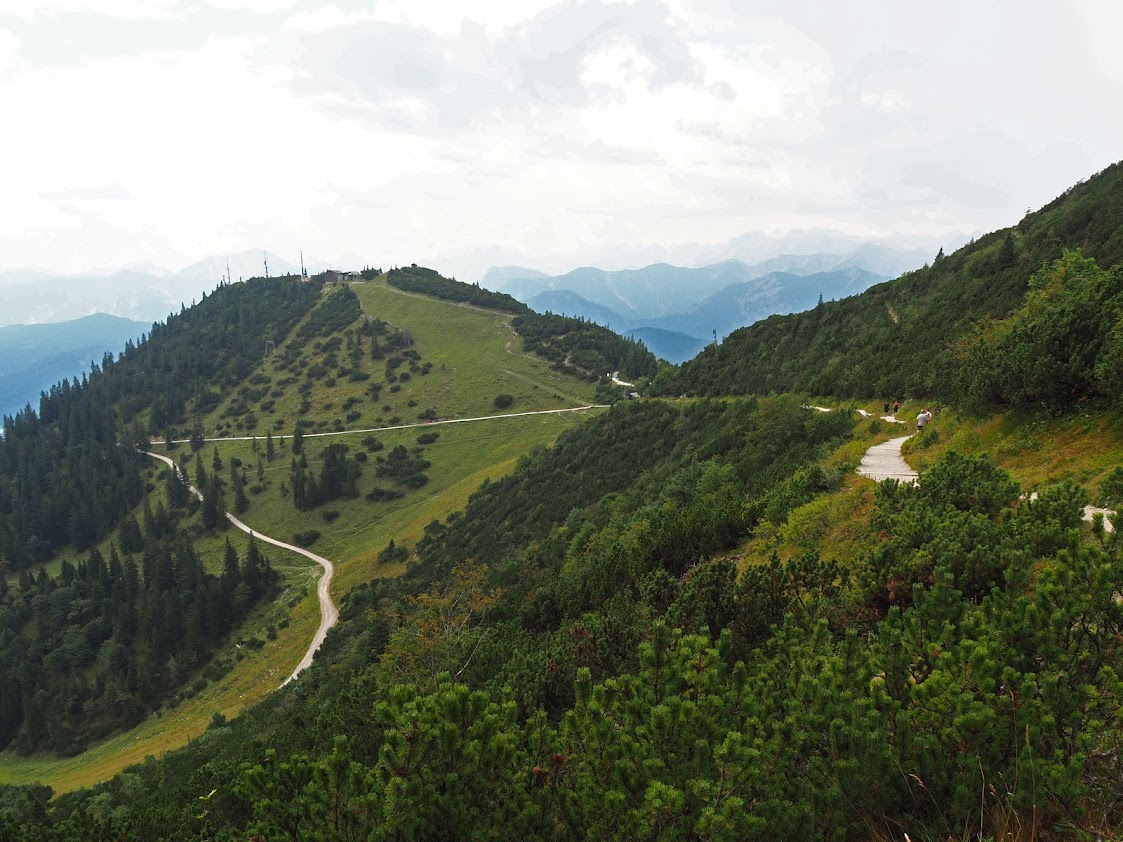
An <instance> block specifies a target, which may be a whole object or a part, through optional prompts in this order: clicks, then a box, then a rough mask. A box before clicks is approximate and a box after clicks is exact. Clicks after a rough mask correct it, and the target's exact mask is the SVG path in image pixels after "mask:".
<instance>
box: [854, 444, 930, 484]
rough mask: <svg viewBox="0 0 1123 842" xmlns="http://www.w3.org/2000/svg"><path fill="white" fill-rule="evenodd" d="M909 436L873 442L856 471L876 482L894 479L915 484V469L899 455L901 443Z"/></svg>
mask: <svg viewBox="0 0 1123 842" xmlns="http://www.w3.org/2000/svg"><path fill="white" fill-rule="evenodd" d="M909 438H910V437H909V436H898V437H897V438H895V439H889V441H883V442H882V443H881V444H875V445H874V446H873V447H871V448H870V449H869V450H867V451H866V455H865V456H863V457H862V462H861V464H859V465H858V473H859V474H861V475H862V476H864V477H869V478H870V479H872V480H875V481H876V482H881V481H882V480H886V479H895V480H900V481H901V482H903V483H908V484H910V485H916V483H917V479H918V477H917V473H916V471H914V470H913V469H912V468H910V467H909V463H908V462H906V461H905V460H904V457H903V456H901V445H902V444H904V443H905V442H906V441H908V440H909Z"/></svg>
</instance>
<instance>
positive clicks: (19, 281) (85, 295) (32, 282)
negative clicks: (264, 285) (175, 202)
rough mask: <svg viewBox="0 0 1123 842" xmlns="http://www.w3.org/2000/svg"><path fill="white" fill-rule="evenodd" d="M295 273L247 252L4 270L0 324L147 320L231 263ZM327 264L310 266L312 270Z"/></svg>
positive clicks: (235, 272)
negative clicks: (185, 262) (178, 262)
mask: <svg viewBox="0 0 1123 842" xmlns="http://www.w3.org/2000/svg"><path fill="white" fill-rule="evenodd" d="M265 259H267V260H268V262H269V274H270V275H286V274H294V273H298V272H299V271H300V267H299V266H297V265H293V264H292V263H290V262H289V261H287V260H285V259H284V258H282V257H278V256H277V255H275V254H272V253H265V254H263V253H262V252H261V251H259V250H252V251H245V252H241V253H239V254H233V255H230V256H229V257H228V258H227V257H210V258H207V259H205V260H201V261H199V262H198V263H193V264H192V265H190V266H188V267H186V268H185V269H181V270H180V271H178V272H167V271H166V270H163V269H161V268H160V267H157V266H151V265H144V266H143V267H139V266H138V267H134V268H125V269H119V270H116V271H112V272H95V273H89V274H85V275H53V274H50V273H48V272H43V271H41V270H36V269H29V270H8V271H4V272H0V294H2V295H3V296H4V308H3V311H0V325H4V324H9V325H11V324H41V323H48V322H64V321H70V320H73V319H77V318H80V317H82V316H88V315H90V314H92V313H109V314H112V315H115V316H120V317H122V318H125V319H135V320H140V321H144V322H152V321H162V320H163V319H165V318H167V315H168V313H171V312H173V311H178V310H179V308H180V306H181V305H187V304H191V302H193V301H198V300H199V298H201V297H202V295H203V293H204V292H210V291H211V290H213V289H214V288H215V287H216V286H218V284H219V282H220V281H221V280H222V278H223V277H224V276H225V275H226V267H227V264H228V263H229V266H230V275H231V277H232V278H234V279H239V278H242V277H247V278H248V277H251V276H255V275H262V274H264V271H265V270H264V260H265ZM321 268H326V266H325V265H321V264H316V265H314V266H309V267H308V269H309V271H310V272H313V271H319V270H320V269H321Z"/></svg>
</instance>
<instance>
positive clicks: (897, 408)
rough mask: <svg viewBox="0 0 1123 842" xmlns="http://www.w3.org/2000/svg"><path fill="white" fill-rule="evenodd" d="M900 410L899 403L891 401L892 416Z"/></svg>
mask: <svg viewBox="0 0 1123 842" xmlns="http://www.w3.org/2000/svg"><path fill="white" fill-rule="evenodd" d="M900 408H901V402H900V401H893V414H894V415H896V414H897V410H899V409H900Z"/></svg>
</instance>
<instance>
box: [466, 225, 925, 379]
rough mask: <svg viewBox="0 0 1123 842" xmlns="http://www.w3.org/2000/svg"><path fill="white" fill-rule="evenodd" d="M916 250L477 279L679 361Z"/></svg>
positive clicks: (844, 288) (895, 269) (862, 286)
mask: <svg viewBox="0 0 1123 842" xmlns="http://www.w3.org/2000/svg"><path fill="white" fill-rule="evenodd" d="M925 257H926V256H925V255H924V254H923V253H921V252H919V251H905V250H898V249H892V248H889V247H888V246H884V245H878V244H872V243H866V244H863V245H860V246H859V247H858V248H856V249H854V250H852V251H850V252H848V253H845V254H802V255H781V256H779V257H774V258H770V259H768V260H765V261H762V262H760V263H756V264H751V265H750V264H747V263H743V262H742V261H740V260H725V261H722V262H721V263H715V264H712V265H709V266H702V267H699V268H685V267H681V266H672V265H670V264H667V263H657V264H653V265H651V266H646V267H644V268H642V269H627V270H620V271H606V270H602V269H597V268H594V267H583V268H580V269H575V270H573V271H572V272H568V273H566V274H564V275H546V274H544V273H542V272H537V271H535V270H533V269H524V268H522V267H518V266H503V267H496V268H493V269H491V270H490V271H489V272H488V273H487V274H486V275H485V276H484V277H483V279H482V280H481V281H480V284H481V286H485V287H487V288H489V289H493V290H496V291H498V292H505V293H507V294H509V295H512V296H514V297H515V298H517V299H519V300H520V301H523V302H524V303H526V304H527V305H528V306H530V307H531V308H532V309H534V310H537V311H538V312H547V311H550V312H554V313H561V314H564V315H567V316H579V317H581V318H585V319H588V320H590V321H593V322H596V323H597V324H602V325H605V326H607V327H610V328H612V329H613V330H615V331H617V332H619V333H623V334H626V335H630V336H634V337H636V338H638V339H641V340H642V341H643V342H644V344H645V345H647V346H648V347H649V348H650V349H651V350H652V351H654V352H655V354H657V355H658V356H660V357H662V358H664V359H666V360H669V361H670V362H674V363H679V362H682V361H684V360H687V359H690V358H691V357H693V356H694V355H695V354H696V353H697V352H698V351H699V350H701V348H702V347H704V346H705V344H707V343H708V342H712V341H713V339H714V335H715V334H716V335H717V338H718V339H721V338H723V337H724V336H726V335H728V334H729V333H731V332H733V331H734V330H736V329H737V328H740V327H744V326H746V325H750V324H752V323H754V322H756V321H759V320H761V319H764V318H767V317H768V316H771V315H774V314H787V313H795V312H799V311H801V310H807V309H810V308H811V307H814V306H815V305H816V303H817V302H818V301H819V299H820V298H822V299H823V300H824V301H830V300H834V299H837V298H845V297H847V296H850V295H856V294H857V293H860V292H863V291H865V290H866V289H868V288H869V287H871V286H873V285H874V284H876V283H878V282H879V281H883V280H886V279H887V278H890V277H894V276H896V275H900V274H903V273H904V272H907V271H909V270H911V269H915V268H917V267H918V266H919V265H921V264H922V263H923V262H924V260H925Z"/></svg>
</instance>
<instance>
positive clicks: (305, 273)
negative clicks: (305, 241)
mask: <svg viewBox="0 0 1123 842" xmlns="http://www.w3.org/2000/svg"><path fill="white" fill-rule="evenodd" d="M290 254H291V252H290ZM300 277H302V278H303V279H304V280H308V270H307V269H305V268H304V249H301V250H300Z"/></svg>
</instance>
